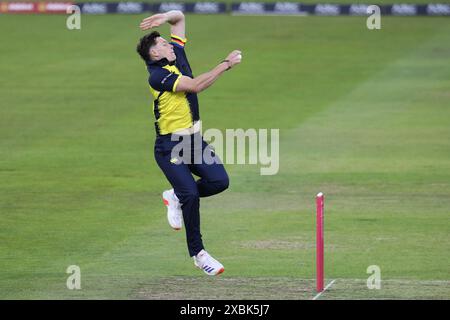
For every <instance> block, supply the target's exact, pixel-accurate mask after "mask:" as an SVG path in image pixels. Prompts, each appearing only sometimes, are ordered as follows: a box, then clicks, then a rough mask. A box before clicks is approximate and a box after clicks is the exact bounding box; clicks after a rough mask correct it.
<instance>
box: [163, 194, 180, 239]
mask: <svg viewBox="0 0 450 320" xmlns="http://www.w3.org/2000/svg"><path fill="white" fill-rule="evenodd" d="M162 196H163V202H164V204H165V205H166V207H167V220H169V224H170V226H171V227H172V228H173V229H175V230H180V229H181V227H182V226H183V212H182V211H181V204H180V200H178V198H177V196H176V195H175V192H174V191H173V189H170V190H166V191H164V192H163V194H162Z"/></svg>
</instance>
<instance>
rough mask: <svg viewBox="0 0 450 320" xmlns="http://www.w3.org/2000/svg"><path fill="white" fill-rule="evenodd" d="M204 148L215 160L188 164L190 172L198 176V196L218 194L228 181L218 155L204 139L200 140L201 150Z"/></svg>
mask: <svg viewBox="0 0 450 320" xmlns="http://www.w3.org/2000/svg"><path fill="white" fill-rule="evenodd" d="M205 149H207V150H206V152H211V154H212V157H213V158H214V160H215V161H214V163H212V164H207V163H205V162H204V161H202V163H200V164H192V165H190V169H191V171H192V173H194V174H195V175H196V176H199V177H200V179H199V180H197V188H198V192H199V195H200V197H209V196H212V195H215V194H218V193H220V192H222V191H224V190H226V189H227V188H228V186H229V183H230V182H229V178H228V174H227V172H226V171H225V167H224V166H223V164H222V162H221V161H220V159H219V157H218V156H217V155H215V154H214V151H213V150H212V149H211V147H210V146H209V145H208V144H207V143H206V142H205V141H202V151H203V152H205Z"/></svg>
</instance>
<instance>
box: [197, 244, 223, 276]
mask: <svg viewBox="0 0 450 320" xmlns="http://www.w3.org/2000/svg"><path fill="white" fill-rule="evenodd" d="M193 258H194V265H195V266H196V267H197V268H199V269H202V270H203V272H205V273H206V274H207V275H209V276H216V275H219V274H221V273H222V272H224V271H225V268H224V267H223V265H222V264H221V263H220V262H219V261H217V260H216V259H214V258H213V257H211V256H210V255H209V253H208V252H206V251H205V250H202V251H200V252H199V253H198V254H197V255H196V256H194V257H193Z"/></svg>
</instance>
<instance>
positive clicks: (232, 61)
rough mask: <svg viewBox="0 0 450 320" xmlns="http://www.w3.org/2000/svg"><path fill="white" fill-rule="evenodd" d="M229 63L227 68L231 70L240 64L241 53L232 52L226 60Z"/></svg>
mask: <svg viewBox="0 0 450 320" xmlns="http://www.w3.org/2000/svg"><path fill="white" fill-rule="evenodd" d="M226 60H228V61H229V63H228V64H229V66H230V67H231V68H232V67H233V66H235V65H237V64H239V63H241V60H242V52H241V51H240V50H234V51H232V52H231V53H230V54H229V55H228V56H227V58H226Z"/></svg>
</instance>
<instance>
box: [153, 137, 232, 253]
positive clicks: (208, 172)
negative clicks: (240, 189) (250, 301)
mask: <svg viewBox="0 0 450 320" xmlns="http://www.w3.org/2000/svg"><path fill="white" fill-rule="evenodd" d="M176 137H177V138H180V136H176ZM195 142H197V143H195ZM180 146H182V147H183V149H182V150H181V152H178V150H179V148H180ZM174 148H175V150H177V152H175V154H177V155H178V156H174V152H173V150H174ZM189 150H190V154H189V152H188V151H189ZM154 151H155V160H156V162H157V163H158V166H159V167H160V168H161V170H162V171H163V172H164V175H165V176H166V178H167V180H168V181H169V183H170V184H171V185H172V187H173V189H174V191H175V194H176V195H177V197H178V199H179V200H180V203H181V209H182V211H183V220H184V226H185V229H186V240H187V246H188V251H189V255H190V256H191V257H192V256H195V255H197V254H198V253H199V252H200V251H201V250H202V249H204V246H203V242H202V235H201V233H200V198H201V197H209V196H212V195H215V194H217V193H220V192H222V191H224V190H225V189H227V188H228V185H229V179H228V175H227V172H226V171H225V168H224V166H223V164H222V162H221V161H220V159H219V158H218V157H217V156H216V155H215V153H214V150H213V149H212V148H211V146H209V145H208V144H207V143H206V142H205V141H204V140H203V138H202V137H201V135H200V133H196V134H193V135H191V136H183V142H180V141H172V140H171V135H170V134H169V135H163V136H158V137H157V138H156V141H155V150H154ZM186 151H187V152H186ZM205 155H207V160H205V158H206V157H205ZM183 159H184V160H183ZM211 159H214V163H211V162H212V161H211ZM180 160H183V161H180ZM193 174H194V175H196V176H198V177H199V178H200V179H198V180H197V181H196V180H195V179H194V176H193Z"/></svg>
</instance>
